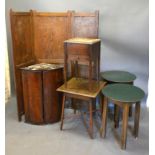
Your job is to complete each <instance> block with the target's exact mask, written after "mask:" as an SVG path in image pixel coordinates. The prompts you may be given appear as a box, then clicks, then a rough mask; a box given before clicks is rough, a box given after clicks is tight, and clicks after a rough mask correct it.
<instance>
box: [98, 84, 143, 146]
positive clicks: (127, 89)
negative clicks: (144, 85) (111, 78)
mask: <svg viewBox="0 0 155 155" xmlns="http://www.w3.org/2000/svg"><path fill="white" fill-rule="evenodd" d="M102 94H103V95H104V101H103V114H102V124H101V129H100V135H101V137H102V136H103V137H105V135H106V120H107V106H108V100H111V101H112V102H113V103H114V104H115V105H117V106H119V107H121V108H122V109H123V121H122V136H121V148H122V149H126V139H127V138H126V137H127V127H128V114H129V107H130V106H131V105H132V104H134V103H135V118H134V131H133V135H134V136H135V138H136V137H138V130H139V117H140V101H141V100H142V98H143V97H144V95H145V94H144V91H143V90H141V89H140V88H138V87H136V86H132V85H129V84H110V85H107V86H105V87H104V89H103V90H102Z"/></svg>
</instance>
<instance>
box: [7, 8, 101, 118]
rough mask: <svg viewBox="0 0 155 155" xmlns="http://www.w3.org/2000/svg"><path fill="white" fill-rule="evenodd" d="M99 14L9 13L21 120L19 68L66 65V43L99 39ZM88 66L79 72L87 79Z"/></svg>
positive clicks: (72, 12) (21, 105)
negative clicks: (74, 39) (80, 38)
mask: <svg viewBox="0 0 155 155" xmlns="http://www.w3.org/2000/svg"><path fill="white" fill-rule="evenodd" d="M98 17H99V15H98V11H96V12H95V13H78V12H74V11H68V12H57V13H55V12H37V11H34V10H31V11H30V12H14V11H12V10H11V11H10V20H11V22H10V23H11V32H12V43H13V54H12V55H13V63H14V64H13V65H14V75H15V85H16V95H17V105H18V119H19V121H21V116H22V115H23V114H24V106H23V93H22V89H23V88H22V79H21V71H20V70H19V68H20V67H25V66H28V65H31V64H35V63H40V62H44V63H63V62H64V48H63V41H64V40H66V39H69V38H71V37H90V38H97V37H98ZM86 69H88V68H87V66H83V65H81V66H80V67H79V72H80V73H82V74H83V75H84V76H86V75H85V74H86V72H85V70H86Z"/></svg>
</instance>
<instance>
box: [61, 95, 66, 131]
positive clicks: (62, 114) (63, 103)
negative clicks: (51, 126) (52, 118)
mask: <svg viewBox="0 0 155 155" xmlns="http://www.w3.org/2000/svg"><path fill="white" fill-rule="evenodd" d="M65 98H66V97H65V94H63V98H62V111H61V125H60V130H62V128H63V120H64V109H65Z"/></svg>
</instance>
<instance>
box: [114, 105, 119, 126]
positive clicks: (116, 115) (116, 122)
mask: <svg viewBox="0 0 155 155" xmlns="http://www.w3.org/2000/svg"><path fill="white" fill-rule="evenodd" d="M119 110H120V109H119V106H118V105H116V104H114V127H115V128H118V127H119V112H120V111H119Z"/></svg>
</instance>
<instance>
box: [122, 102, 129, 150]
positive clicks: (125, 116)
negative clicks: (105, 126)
mask: <svg viewBox="0 0 155 155" xmlns="http://www.w3.org/2000/svg"><path fill="white" fill-rule="evenodd" d="M128 116H129V105H128V103H126V104H124V107H123V122H122V137H121V148H122V149H126V140H127V127H128Z"/></svg>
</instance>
